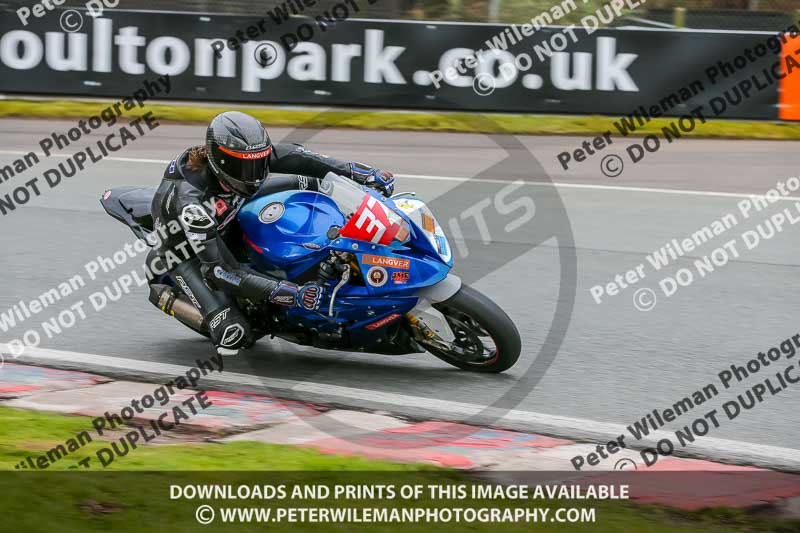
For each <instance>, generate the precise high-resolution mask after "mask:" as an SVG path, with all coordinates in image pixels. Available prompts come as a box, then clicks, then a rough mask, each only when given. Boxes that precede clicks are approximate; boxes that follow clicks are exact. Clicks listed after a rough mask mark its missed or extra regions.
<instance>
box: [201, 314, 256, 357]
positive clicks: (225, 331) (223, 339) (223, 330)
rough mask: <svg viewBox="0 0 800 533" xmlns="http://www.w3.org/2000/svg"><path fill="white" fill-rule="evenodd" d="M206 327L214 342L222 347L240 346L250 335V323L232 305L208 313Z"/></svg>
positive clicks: (244, 343)
mask: <svg viewBox="0 0 800 533" xmlns="http://www.w3.org/2000/svg"><path fill="white" fill-rule="evenodd" d="M209 317H210V318H208V329H209V332H210V334H211V340H213V341H214V344H215V345H217V346H221V347H223V348H231V349H236V348H241V347H243V346H245V345H246V344H247V343H248V340H249V339H250V337H251V334H250V325H249V324H248V323H247V321H246V320H245V319H244V316H242V314H241V312H239V310H238V309H235V308H233V307H225V308H224V309H217V310H216V311H214V312H212V313H209Z"/></svg>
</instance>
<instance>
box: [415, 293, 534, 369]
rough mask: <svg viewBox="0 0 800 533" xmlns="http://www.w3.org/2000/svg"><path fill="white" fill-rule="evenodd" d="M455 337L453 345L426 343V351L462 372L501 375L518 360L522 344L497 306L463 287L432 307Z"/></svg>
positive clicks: (512, 326)
mask: <svg viewBox="0 0 800 533" xmlns="http://www.w3.org/2000/svg"><path fill="white" fill-rule="evenodd" d="M433 307H434V308H436V309H437V310H438V311H439V312H440V313H442V314H443V315H444V317H445V319H446V320H447V323H448V324H449V325H450V329H452V331H453V333H454V334H455V339H454V340H453V341H452V342H448V343H445V342H442V341H435V340H432V341H425V343H424V345H425V349H427V350H428V351H429V352H431V353H432V354H433V355H435V356H436V357H438V358H439V359H441V360H443V361H445V362H447V363H450V364H451V365H453V366H456V367H458V368H461V369H463V370H471V371H473V372H495V373H496V372H503V371H504V370H508V369H509V368H511V367H512V366H514V363H516V362H517V359H519V354H520V350H521V347H522V341H521V340H520V337H519V331H517V327H516V326H515V325H514V322H512V321H511V318H509V316H508V315H507V314H506V313H505V311H503V310H502V309H501V308H500V307H499V306H498V305H497V304H496V303H494V302H493V301H491V300H490V299H489V298H487V297H486V296H484V295H483V294H481V293H480V292H478V291H476V290H475V289H473V288H472V287H469V286H467V285H462V287H461V289H459V291H458V292H457V293H456V294H455V295H453V296H452V297H451V298H450V299H448V300H445V301H444V302H439V303H436V304H434V305H433Z"/></svg>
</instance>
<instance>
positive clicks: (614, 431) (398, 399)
mask: <svg viewBox="0 0 800 533" xmlns="http://www.w3.org/2000/svg"><path fill="white" fill-rule="evenodd" d="M0 353H2V354H3V355H4V357H5V359H6V362H9V363H13V362H14V361H18V362H20V363H25V362H35V363H37V364H45V365H46V364H48V363H51V364H52V363H61V364H63V363H73V364H79V365H80V366H81V369H82V370H85V371H87V372H91V371H92V369H93V368H94V369H97V370H99V371H102V370H103V369H111V370H116V371H128V372H130V371H133V372H141V373H150V374H159V375H166V376H178V375H181V374H184V373H186V371H187V370H188V367H184V366H181V365H175V364H170V363H160V362H155V361H142V360H138V359H128V358H122V357H110V356H105V355H95V354H88V353H79V352H67V351H61V350H49V349H44V348H36V349H26V350H25V353H24V354H23V355H21V356H20V357H18V358H14V357H13V356H12V355H11V351H10V350H9V349H8V346H7V345H5V344H0ZM203 383H204V384H209V385H210V384H213V383H218V384H221V385H228V386H231V385H235V386H237V387H242V386H245V387H247V386H249V387H259V388H266V389H270V390H269V391H268V393H269V392H271V393H273V394H276V395H278V396H280V395H281V392H284V393H285V392H288V391H291V392H293V393H303V394H313V395H317V396H321V397H326V398H331V399H334V400H335V401H336V402H337V403H341V400H342V399H346V400H349V401H350V402H352V403H351V405H352V406H355V407H364V406H365V403H366V404H367V405H369V404H370V403H371V404H373V405H374V404H376V403H377V404H382V405H387V406H392V407H394V408H395V409H394V412H395V413H396V414H401V415H402V414H409V413H408V412H409V408H411V409H412V410H413V409H417V410H421V411H424V412H432V413H435V414H436V415H437V416H438V417H441V418H444V419H449V420H462V419H465V418H468V417H470V416H474V415H478V414H483V415H485V416H486V417H491V416H492V415H493V414H494V416H495V417H497V416H502V418H500V419H499V420H498V421H495V422H494V423H493V425H494V426H498V427H507V428H510V429H517V430H526V431H539V432H544V433H549V434H552V435H557V436H561V437H567V438H575V439H588V440H594V441H598V442H604V441H606V440H610V439H614V438H616V437H617V436H618V435H621V434H625V435H626V436H628V437H630V435H629V433H628V432H627V429H626V428H625V426H623V425H621V424H613V423H608V422H598V421H595V420H587V419H580V418H571V417H564V416H555V415H549V414H544V413H534V412H530V411H521V410H511V411H508V412H504V411H499V410H497V409H494V410H493V409H486V407H485V406H482V405H477V404H471V403H462V402H453V401H449V400H440V399H436V398H422V397H419V396H408V395H405V394H397V393H392V392H383V391H377V390H369V389H361V388H354V387H344V386H340V385H332V384H329V383H314V382H307V381H304V382H297V381H292V380H286V379H278V378H270V377H262V376H254V375H250V374H240V373H236V372H228V371H227V370H225V371H223V372H222V373H220V374H213V375H209V376H208V377H206V378H203ZM314 401H317V400H314ZM662 438H671V440H672V441H673V442H675V434H674V433H671V432H668V431H663V430H661V431H656V432H654V433H651V435H650V436H649V437H648V438H645V439H642V440H641V441H638V442H636V443H633V444H635V446H636V447H637V448H642V447H644V446H654V445H655V444H656V442H657V441H658V440H659V439H662ZM628 442H629V444H631V443H630V441H628ZM687 451H688V452H689V453H690V454H691V455H694V456H699V457H706V458H711V459H720V460H726V461H733V462H737V463H744V464H754V465H758V466H764V467H768V468H778V469H784V470H793V471H800V451H798V450H795V449H791V448H782V447H777V446H768V445H763V444H755V443H750V442H741V441H735V440H728V439H718V438H713V437H701V438H698V439H697V441H696V443H695V445H693V446H692V447H691V448H690V449H687ZM610 467H611V465H609V468H610Z"/></svg>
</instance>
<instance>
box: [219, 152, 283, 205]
mask: <svg viewBox="0 0 800 533" xmlns="http://www.w3.org/2000/svg"><path fill="white" fill-rule="evenodd" d="M219 150H220V151H221V152H222V154H225V155H223V156H222V159H223V160H224V162H222V163H221V164H220V170H221V171H222V173H223V174H224V176H223V180H224V181H225V182H226V183H227V184H228V185H229V186H230V187H231V188H232V189H233V190H234V191H236V192H238V193H239V194H245V195H252V194H255V192H256V191H257V190H258V186H259V185H260V184H261V182H262V181H263V180H264V178H265V177H266V176H267V171H268V161H269V155H270V153H272V147H271V146H268V147H267V148H265V149H264V150H260V151H258V152H235V151H233V150H229V149H227V148H225V147H224V146H220V147H219ZM222 154H220V155H222ZM226 156H227V157H226Z"/></svg>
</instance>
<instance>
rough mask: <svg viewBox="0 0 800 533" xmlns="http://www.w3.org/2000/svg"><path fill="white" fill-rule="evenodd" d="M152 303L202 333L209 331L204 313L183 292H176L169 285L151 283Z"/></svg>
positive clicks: (150, 298) (150, 297)
mask: <svg viewBox="0 0 800 533" xmlns="http://www.w3.org/2000/svg"><path fill="white" fill-rule="evenodd" d="M148 299H149V300H150V303H151V304H153V305H155V306H156V307H158V308H159V309H160V310H161V311H163V312H164V313H166V314H168V315H169V316H172V317H175V318H177V319H178V321H179V322H180V323H181V324H183V325H185V326H188V327H190V328H192V329H193V330H195V331H198V332H200V333H204V334H206V333H208V326H206V324H205V321H204V320H203V315H201V314H200V311H198V310H197V308H196V307H195V306H193V305H192V303H191V302H190V301H189V298H187V297H186V295H185V294H183V293H178V292H176V291H175V290H174V289H173V288H172V287H170V286H168V285H158V284H154V285H150V296H149V298H148Z"/></svg>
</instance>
